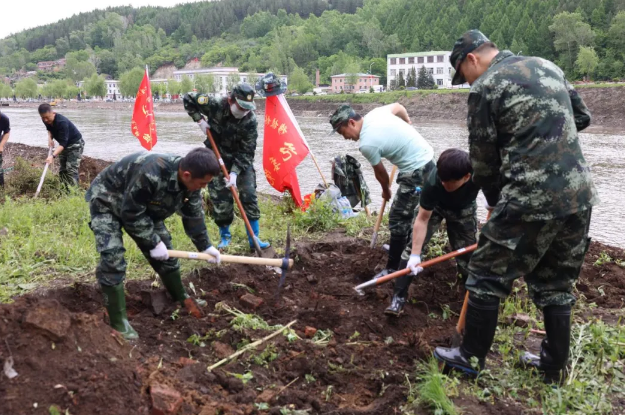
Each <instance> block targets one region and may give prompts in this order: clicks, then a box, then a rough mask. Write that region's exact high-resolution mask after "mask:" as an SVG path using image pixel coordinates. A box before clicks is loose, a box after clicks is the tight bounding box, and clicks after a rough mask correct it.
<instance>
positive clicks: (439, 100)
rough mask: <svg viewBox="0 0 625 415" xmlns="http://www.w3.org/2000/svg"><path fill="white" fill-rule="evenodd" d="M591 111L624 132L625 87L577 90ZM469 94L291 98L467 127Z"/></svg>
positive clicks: (176, 107) (125, 107)
mask: <svg viewBox="0 0 625 415" xmlns="http://www.w3.org/2000/svg"><path fill="white" fill-rule="evenodd" d="M578 91H579V93H580V95H581V96H582V98H583V99H584V102H586V105H587V106H588V108H589V109H590V111H591V113H592V116H593V119H592V125H591V127H590V128H589V129H588V132H606V131H608V132H610V131H624V130H625V86H613V87H593V88H590V87H586V88H579V89H578ZM467 92H468V90H439V91H396V92H386V93H380V94H339V95H324V96H300V97H288V98H287V100H288V102H289V105H290V107H291V109H292V110H293V113H294V114H295V115H296V116H306V117H320V118H327V117H329V115H330V114H331V113H332V112H333V111H334V110H335V109H336V107H337V106H338V105H339V104H340V103H343V102H346V103H350V104H351V105H352V106H353V107H354V109H355V110H356V111H358V112H361V113H363V114H366V113H368V112H369V111H371V110H372V109H374V108H377V107H379V106H381V105H386V104H389V103H392V102H399V103H401V104H402V105H404V106H405V107H406V109H407V110H408V114H409V115H410V117H411V118H413V119H414V121H415V122H430V123H431V122H445V123H456V122H457V123H464V122H465V120H466V113H467ZM9 104H10V107H9V108H36V107H37V106H38V105H39V104H38V103H12V102H11V103H9ZM257 104H258V105H257V106H258V112H259V113H262V112H263V111H264V101H263V100H258V101H257ZM133 105H134V104H133V103H128V102H63V103H62V104H61V105H60V106H59V107H58V110H59V111H62V110H63V108H69V109H97V110H107V111H129V112H132V108H133ZM155 111H156V113H157V114H158V113H159V112H181V113H182V112H184V109H183V107H182V103H170V104H167V103H157V104H156V105H155Z"/></svg>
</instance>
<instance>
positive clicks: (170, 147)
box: [2, 107, 625, 247]
mask: <svg viewBox="0 0 625 415" xmlns="http://www.w3.org/2000/svg"><path fill="white" fill-rule="evenodd" d="M131 111H132V110H131V109H130V107H129V109H128V111H115V110H97V109H93V110H87V109H73V110H70V109H63V108H59V109H58V112H59V113H62V114H63V115H66V116H67V117H68V118H69V119H70V120H72V121H73V122H74V124H76V126H77V127H78V129H79V130H80V131H81V132H82V135H83V137H84V139H85V142H86V146H85V154H86V155H88V156H90V157H95V158H100V159H104V160H110V161H115V160H118V159H119V158H121V157H123V156H124V155H127V154H130V153H133V152H137V151H144V150H143V149H142V147H141V146H140V145H139V142H138V140H137V139H136V138H135V137H134V136H133V135H132V134H131V132H130V114H131ZM2 112H4V113H5V114H7V115H8V116H9V118H10V120H11V141H12V142H16V143H22V144H27V145H32V146H40V147H45V146H46V145H47V144H46V143H47V133H46V130H45V127H44V126H43V123H42V122H41V120H40V118H39V116H38V114H37V111H36V109H34V108H32V109H22V108H19V109H18V108H14V109H9V108H2ZM156 115H157V132H158V144H157V146H156V149H155V150H156V151H158V152H162V153H175V154H181V155H182V154H186V153H187V152H188V151H189V150H191V149H192V148H194V147H197V146H200V145H202V141H203V138H202V133H201V131H200V130H199V128H198V127H197V125H196V124H195V123H194V122H192V121H191V119H190V118H189V116H188V115H187V114H186V113H184V112H180V113H172V112H161V113H159V112H158V109H157V111H156ZM258 118H259V119H260V120H262V119H263V114H262V113H261V114H259V115H258ZM297 120H298V122H299V125H300V128H301V129H302V131H303V133H304V135H305V137H306V139H307V141H308V145H309V146H310V148H311V150H312V152H313V153H314V154H315V157H316V158H317V160H318V162H319V165H320V167H321V170H322V171H323V173H324V175H325V177H326V179H327V180H329V181H330V180H332V177H331V175H330V171H331V164H330V161H331V160H332V159H333V157H334V156H336V155H339V154H351V155H352V156H355V157H356V158H357V159H358V160H359V161H360V162H361V163H362V165H363V166H364V169H363V171H364V173H365V178H366V181H367V184H368V185H369V188H370V190H371V196H372V199H373V205H374V206H373V210H377V209H378V207H379V206H380V203H381V191H380V187H379V184H378V183H377V181H376V180H375V177H374V175H373V170H372V168H371V167H370V165H369V164H368V162H367V161H366V160H365V159H364V158H363V157H362V156H361V155H360V153H359V151H358V147H357V144H356V143H355V142H353V141H347V140H344V139H343V138H342V137H341V136H339V135H337V134H330V124H329V123H328V120H327V117H297ZM263 127H264V123H263V122H262V121H261V122H260V123H259V140H258V147H257V149H256V159H255V167H256V171H257V175H258V176H257V177H258V189H259V191H260V192H264V193H269V194H278V193H277V192H276V191H275V190H274V189H273V188H272V187H271V186H270V185H269V183H267V180H266V179H265V178H264V174H263V173H262V172H263V168H262V154H263ZM415 128H417V129H418V130H419V132H420V133H421V135H423V137H425V138H426V139H427V140H428V141H429V142H430V144H431V145H432V146H433V147H434V150H435V153H436V156H438V154H440V153H441V152H442V151H443V150H445V149H446V148H450V147H458V148H463V149H467V132H466V128H465V127H464V126H463V125H458V124H444V123H420V124H419V125H415ZM581 141H582V147H583V150H584V155H585V157H586V160H587V161H588V162H589V164H590V165H591V167H592V171H593V178H594V181H595V185H596V186H597V189H598V190H599V196H600V198H601V203H600V204H599V205H598V206H596V207H595V208H594V209H593V214H592V223H591V227H590V232H591V236H592V237H593V238H594V239H595V240H598V241H601V242H604V243H607V244H610V245H615V246H620V247H625V237H624V236H623V235H625V208H624V206H625V191H623V187H624V186H625V151H624V150H623V149H624V148H625V132H621V133H619V134H613V133H610V134H598V133H597V134H595V133H592V134H584V133H582V134H581ZM386 164H387V166H388V163H386ZM387 169H388V170H389V171H390V167H388V168H387ZM297 172H298V177H299V181H300V188H301V191H302V195H304V194H306V193H310V192H311V191H313V189H314V188H315V186H316V185H317V184H318V183H321V178H320V176H319V173H318V172H317V170H316V168H315V166H314V164H313V162H312V160H311V158H310V157H307V158H306V159H305V160H304V161H303V162H302V163H301V164H300V166H299V167H298V169H297ZM396 187H397V185H396V184H394V186H393V190H395V188H396ZM479 214H480V218H481V220H484V219H485V216H486V215H485V211H484V209H481V208H480V209H479Z"/></svg>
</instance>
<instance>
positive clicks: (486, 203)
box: [484, 199, 495, 212]
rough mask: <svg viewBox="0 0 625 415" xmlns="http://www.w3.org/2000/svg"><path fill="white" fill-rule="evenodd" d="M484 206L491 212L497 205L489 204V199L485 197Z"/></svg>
mask: <svg viewBox="0 0 625 415" xmlns="http://www.w3.org/2000/svg"><path fill="white" fill-rule="evenodd" d="M484 207H485V208H486V210H488V211H489V212H492V211H493V209H495V206H491V205H489V204H488V200H486V199H484Z"/></svg>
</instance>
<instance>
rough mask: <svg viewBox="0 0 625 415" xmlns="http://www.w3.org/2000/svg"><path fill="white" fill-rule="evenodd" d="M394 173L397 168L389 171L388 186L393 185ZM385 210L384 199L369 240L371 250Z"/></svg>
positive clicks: (376, 238) (376, 239) (394, 167)
mask: <svg viewBox="0 0 625 415" xmlns="http://www.w3.org/2000/svg"><path fill="white" fill-rule="evenodd" d="M395 173H397V166H393V170H391V177H390V179H389V184H393V179H394V178H395ZM385 208H386V199H384V200H382V206H380V213H379V215H378V220H377V221H376V222H375V227H374V228H373V237H372V238H371V245H370V248H373V247H374V246H375V244H376V242H377V241H378V231H379V230H380V225H382V219H383V218H384V209H385Z"/></svg>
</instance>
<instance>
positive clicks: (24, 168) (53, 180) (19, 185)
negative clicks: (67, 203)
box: [4, 157, 63, 198]
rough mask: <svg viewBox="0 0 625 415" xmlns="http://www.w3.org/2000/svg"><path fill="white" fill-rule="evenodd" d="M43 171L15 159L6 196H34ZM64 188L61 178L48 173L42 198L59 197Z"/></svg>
mask: <svg viewBox="0 0 625 415" xmlns="http://www.w3.org/2000/svg"><path fill="white" fill-rule="evenodd" d="M42 173H43V170H42V169H40V168H37V167H35V166H33V165H31V164H30V163H28V162H27V161H26V160H24V159H23V158H21V157H18V158H17V159H15V165H14V167H13V171H11V172H9V173H7V174H6V175H5V177H6V179H7V180H6V187H5V190H4V192H5V195H6V196H12V197H20V196H32V195H34V194H35V192H36V191H37V186H38V185H39V180H40V179H41V174H42ZM62 189H63V186H62V185H61V181H60V180H59V176H57V175H56V174H52V172H50V171H48V174H46V178H45V180H44V182H43V187H42V188H41V194H40V196H41V197H44V198H50V197H55V196H59V195H60V194H61V193H62Z"/></svg>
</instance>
